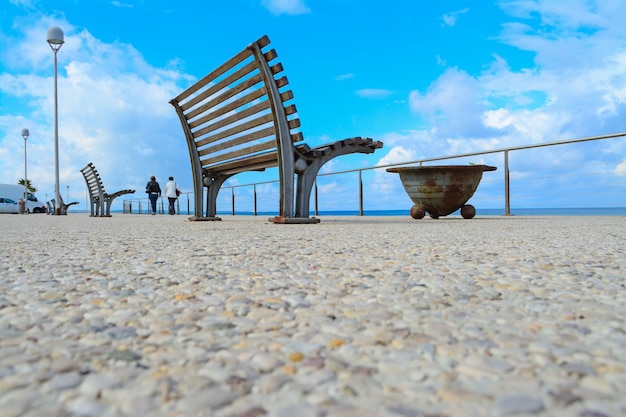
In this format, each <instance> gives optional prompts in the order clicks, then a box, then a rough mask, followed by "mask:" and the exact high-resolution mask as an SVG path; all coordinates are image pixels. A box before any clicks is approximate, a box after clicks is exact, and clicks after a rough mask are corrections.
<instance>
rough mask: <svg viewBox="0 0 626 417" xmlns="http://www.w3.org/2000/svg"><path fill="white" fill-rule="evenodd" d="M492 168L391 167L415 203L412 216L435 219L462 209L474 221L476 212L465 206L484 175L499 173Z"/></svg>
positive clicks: (465, 216) (478, 166) (472, 208)
mask: <svg viewBox="0 0 626 417" xmlns="http://www.w3.org/2000/svg"><path fill="white" fill-rule="evenodd" d="M496 169H497V168H496V167H493V166H488V165H438V166H417V167H400V168H388V169H387V172H397V173H398V174H400V180H401V181H402V185H403V186H404V189H405V190H406V192H407V194H408V195H409V197H410V198H411V200H412V201H413V203H415V205H414V206H413V207H411V217H413V218H415V219H421V218H422V217H424V215H425V214H426V213H428V215H429V216H430V217H432V218H434V219H436V218H439V217H440V216H447V215H448V214H451V213H454V212H455V211H457V210H459V209H461V216H463V218H465V219H471V218H473V217H474V216H475V215H476V209H475V208H474V206H472V205H470V204H465V203H466V202H467V201H468V200H469V199H470V198H471V197H472V195H474V192H475V191H476V188H478V184H479V183H480V180H481V179H482V176H483V172H485V171H495V170H496Z"/></svg>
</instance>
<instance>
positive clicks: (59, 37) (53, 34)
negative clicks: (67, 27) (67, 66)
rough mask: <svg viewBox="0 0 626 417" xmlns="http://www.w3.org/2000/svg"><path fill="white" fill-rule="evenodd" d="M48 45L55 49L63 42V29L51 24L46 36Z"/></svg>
mask: <svg viewBox="0 0 626 417" xmlns="http://www.w3.org/2000/svg"><path fill="white" fill-rule="evenodd" d="M46 39H47V41H48V43H49V44H50V47H51V48H52V49H53V50H55V51H57V50H58V49H59V48H61V46H62V45H63V44H64V43H65V40H64V39H63V30H62V29H61V28H60V27H58V26H52V27H51V28H50V29H48V35H47V37H46Z"/></svg>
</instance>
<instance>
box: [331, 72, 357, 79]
mask: <svg viewBox="0 0 626 417" xmlns="http://www.w3.org/2000/svg"><path fill="white" fill-rule="evenodd" d="M350 78H354V74H352V73H348V74H339V75H337V76H336V77H335V78H334V79H335V81H343V80H349V79H350Z"/></svg>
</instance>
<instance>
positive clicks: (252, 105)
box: [170, 36, 383, 223]
mask: <svg viewBox="0 0 626 417" xmlns="http://www.w3.org/2000/svg"><path fill="white" fill-rule="evenodd" d="M269 44H270V40H269V38H268V37H267V36H264V37H262V38H261V39H259V40H257V41H256V42H253V43H251V44H250V45H248V46H247V47H246V49H244V50H243V51H241V52H240V53H238V54H237V55H235V56H234V57H233V58H231V59H229V60H228V61H226V62H225V63H224V64H223V65H221V66H220V67H219V68H217V69H216V70H214V71H213V72H211V73H209V74H208V75H206V76H205V77H204V78H202V79H201V80H200V81H198V82H197V83H195V84H194V85H192V86H191V87H189V88H188V89H187V90H185V91H184V92H182V93H181V94H180V95H178V96H177V97H176V98H174V99H172V100H170V104H172V105H173V106H174V108H175V109H176V113H177V114H178V117H179V118H180V121H181V124H182V127H183V131H184V133H185V137H186V139H187V145H188V148H189V153H190V157H191V166H192V173H193V183H194V214H195V217H192V218H190V220H220V218H219V217H216V210H217V207H216V205H217V194H218V192H219V190H220V187H221V186H222V184H224V182H225V181H226V180H227V179H228V178H230V177H231V176H233V175H235V174H238V173H241V172H245V171H263V170H265V168H270V167H276V166H278V173H279V180H280V202H279V213H280V214H279V216H277V217H274V218H273V219H270V220H271V221H273V222H275V223H317V222H319V220H318V219H315V218H309V201H310V197H311V189H312V187H313V185H314V183H315V178H316V176H317V173H318V171H319V169H320V168H321V167H322V165H324V164H325V163H326V162H328V161H329V160H331V159H332V158H335V157H336V156H339V155H345V154H351V153H365V154H369V153H372V152H374V151H375V150H376V149H378V148H381V147H382V146H383V144H382V142H379V141H374V140H372V139H370V138H361V137H354V138H350V139H344V140H339V141H337V142H334V143H330V144H327V145H323V146H317V147H314V148H311V147H310V146H308V145H306V144H304V143H301V142H302V140H303V135H302V133H300V132H298V131H297V129H298V128H299V127H300V120H299V117H298V114H297V110H296V106H295V105H294V104H292V103H291V101H292V99H293V93H292V92H291V90H286V87H287V85H288V81H287V78H286V77H285V76H283V75H282V73H283V66H282V64H280V63H279V62H276V61H275V59H276V57H277V53H276V51H275V50H273V49H271V50H269V51H267V52H263V48H266V47H268V45H269ZM295 176H297V183H296V180H295V178H294V177H295ZM294 185H295V186H294ZM203 187H207V196H206V214H205V216H204V217H202V214H203V212H204V210H203ZM294 195H295V199H294ZM294 200H295V204H294Z"/></svg>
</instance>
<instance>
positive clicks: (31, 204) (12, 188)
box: [0, 184, 46, 213]
mask: <svg viewBox="0 0 626 417" xmlns="http://www.w3.org/2000/svg"><path fill="white" fill-rule="evenodd" d="M0 196H2V197H4V198H9V199H11V200H13V201H18V200H19V199H20V198H24V186H23V185H18V184H0ZM26 211H28V212H29V213H45V212H46V205H45V203H44V202H43V201H41V200H38V199H37V197H36V196H35V194H33V193H31V192H30V191H29V192H28V193H27V198H26Z"/></svg>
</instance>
